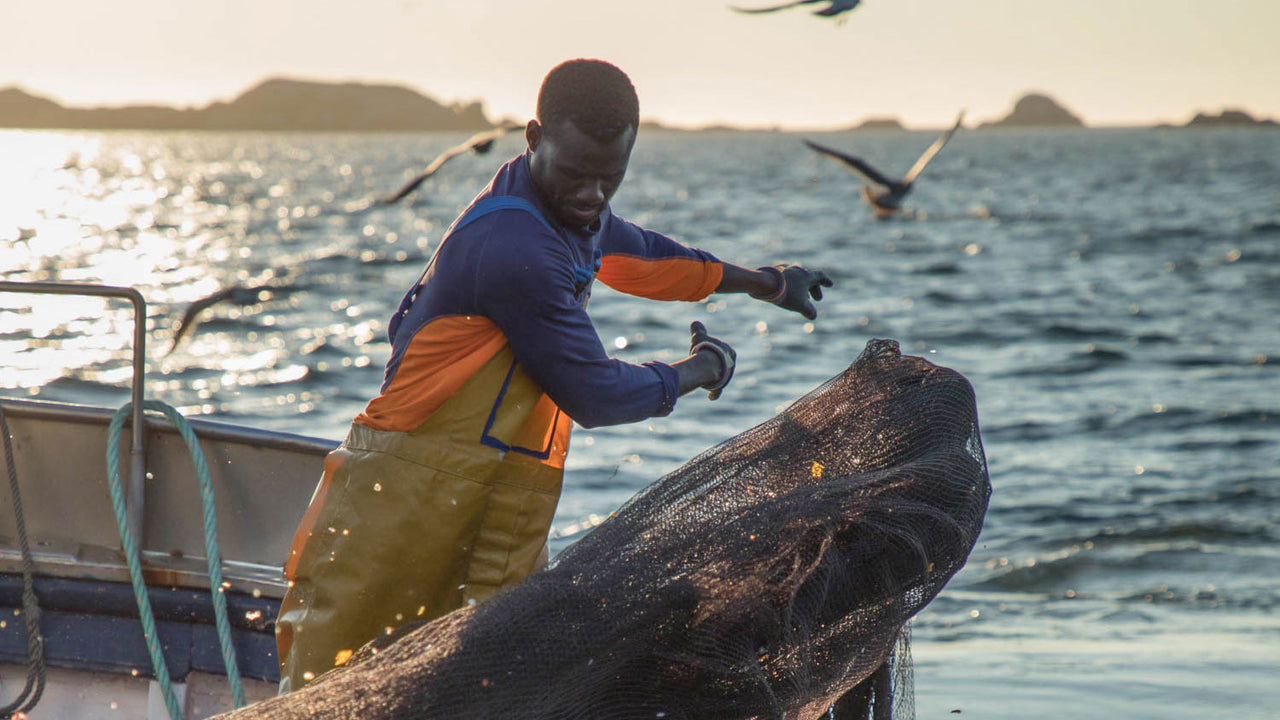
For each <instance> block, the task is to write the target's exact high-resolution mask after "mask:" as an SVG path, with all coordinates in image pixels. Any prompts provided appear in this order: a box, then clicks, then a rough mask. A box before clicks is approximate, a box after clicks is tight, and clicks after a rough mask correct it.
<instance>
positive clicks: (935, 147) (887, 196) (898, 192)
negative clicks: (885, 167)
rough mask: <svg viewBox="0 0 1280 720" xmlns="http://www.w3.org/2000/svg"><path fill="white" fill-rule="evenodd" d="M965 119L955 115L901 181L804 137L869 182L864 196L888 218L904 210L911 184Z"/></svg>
mask: <svg viewBox="0 0 1280 720" xmlns="http://www.w3.org/2000/svg"><path fill="white" fill-rule="evenodd" d="M963 120H964V111H963V110H961V111H960V114H959V115H957V116H956V122H955V124H954V125H952V126H951V127H950V128H949V129H947V131H946V132H944V133H942V135H940V136H938V139H937V140H934V141H933V144H932V145H930V146H929V147H928V148H927V149H926V150H925V151H924V153H923V154H921V155H920V157H919V158H918V159H917V160H916V162H915V164H914V165H912V166H911V169H910V170H908V171H907V174H906V175H905V176H903V178H902V179H901V180H891V179H889V178H888V177H886V176H885V175H884V173H882V172H880V171H879V170H877V169H875V168H874V167H872V166H871V165H870V164H868V163H867V161H866V160H863V159H862V158H860V157H858V156H856V155H849V154H847V153H843V152H840V151H839V150H833V149H831V148H829V147H825V146H823V145H819V144H818V143H815V142H813V141H811V140H805V141H804V144H805V145H808V146H809V147H810V148H812V149H814V150H816V151H818V152H820V153H822V154H823V155H826V156H827V157H829V158H831V159H833V160H837V161H839V162H840V163H842V164H844V166H845V167H846V168H848V169H849V170H852V171H853V172H856V173H858V174H859V175H861V176H862V177H863V179H864V180H866V181H867V184H866V185H863V186H862V199H863V200H866V201H867V204H869V205H870V206H871V209H872V210H874V211H875V213H876V216H877V217H885V216H887V215H892V214H894V213H897V212H900V211H901V210H902V200H903V198H905V197H906V196H907V193H909V192H911V187H912V185H913V184H914V183H915V181H916V178H917V177H919V176H920V173H921V171H923V170H924V166H925V165H928V164H929V161H930V160H932V159H933V157H934V156H935V155H937V154H938V151H939V150H941V149H942V146H943V145H946V144H947V141H948V140H950V139H951V136H952V135H953V134H955V131H956V130H958V129H959V128H960V123H961V122H962V121H963Z"/></svg>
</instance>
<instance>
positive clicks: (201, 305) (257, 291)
mask: <svg viewBox="0 0 1280 720" xmlns="http://www.w3.org/2000/svg"><path fill="white" fill-rule="evenodd" d="M301 289H302V288H300V287H290V286H287V285H285V284H282V283H279V282H277V283H274V284H273V283H267V284H264V285H250V286H244V285H232V286H230V287H225V288H223V289H221V290H219V291H217V292H215V293H212V294H210V295H206V296H204V297H202V298H200V299H199V300H196V301H195V302H193V303H191V304H190V305H188V306H187V309H186V311H185V312H183V313H182V319H180V320H178V324H177V325H176V326H174V330H173V344H172V345H170V346H169V350H168V352H166V353H165V354H166V355H168V354H170V353H172V352H173V351H174V350H177V349H178V343H180V342H182V338H183V337H185V336H186V335H187V333H189V332H190V331H191V330H192V328H194V327H195V326H196V325H197V324H199V322H200V314H201V313H203V312H204V311H205V310H207V309H209V308H211V307H213V306H214V305H217V304H218V303H222V302H229V303H232V304H234V305H239V306H241V307H248V306H250V305H256V304H258V303H260V302H266V301H268V300H271V299H273V298H275V297H276V296H278V295H279V296H283V295H288V294H290V293H294V292H297V291H298V290H301Z"/></svg>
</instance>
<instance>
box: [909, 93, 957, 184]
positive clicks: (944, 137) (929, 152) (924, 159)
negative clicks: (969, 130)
mask: <svg viewBox="0 0 1280 720" xmlns="http://www.w3.org/2000/svg"><path fill="white" fill-rule="evenodd" d="M963 120H964V111H963V110H961V111H960V114H959V115H957V116H956V122H955V124H954V125H952V126H951V128H950V129H949V130H947V131H946V132H944V133H942V134H941V135H939V136H938V139H937V140H934V141H933V144H932V145H930V146H929V147H928V148H927V149H925V151H924V153H923V154H921V155H920V157H919V158H918V159H917V160H916V164H915V165H912V166H911V169H910V170H908V171H907V174H906V177H904V178H902V182H904V183H911V182H914V181H915V179H916V176H917V175H919V174H920V172H921V171H922V170H924V166H925V165H928V164H929V161H930V160H932V159H933V156H934V155H937V154H938V151H939V150H941V149H942V146H943V145H946V144H947V141H948V140H950V139H951V136H952V135H954V134H955V132H956V130H958V129H960V123H961V122H962V121H963Z"/></svg>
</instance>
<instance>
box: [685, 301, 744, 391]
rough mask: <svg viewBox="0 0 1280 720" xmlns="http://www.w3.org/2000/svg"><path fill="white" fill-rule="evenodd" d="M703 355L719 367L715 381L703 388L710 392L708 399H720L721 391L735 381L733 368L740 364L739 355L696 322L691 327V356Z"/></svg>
mask: <svg viewBox="0 0 1280 720" xmlns="http://www.w3.org/2000/svg"><path fill="white" fill-rule="evenodd" d="M703 354H706V355H709V356H711V357H712V358H713V359H715V361H716V363H717V365H718V367H719V370H718V371H717V373H716V376H715V379H714V380H712V381H711V382H708V383H705V384H703V385H701V387H704V388H706V389H707V390H710V392H709V393H707V397H708V398H709V399H711V400H715V399H716V398H718V397H720V391H722V390H724V386H725V385H728V384H729V381H730V380H731V379H733V368H734V366H736V365H737V363H738V353H736V352H734V351H733V348H732V347H730V346H729V343H727V342H725V341H723V340H721V339H720V338H714V337H711V335H709V334H708V333H707V327H706V326H705V325H703V324H702V323H700V322H698V321H696V320H695V321H694V322H693V324H692V325H690V326H689V355H690V357H693V356H701V355H703Z"/></svg>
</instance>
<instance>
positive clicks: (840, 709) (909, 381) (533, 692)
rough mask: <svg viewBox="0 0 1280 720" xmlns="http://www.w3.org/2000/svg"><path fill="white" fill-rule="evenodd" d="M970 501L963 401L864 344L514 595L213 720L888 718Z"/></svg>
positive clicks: (922, 372)
mask: <svg viewBox="0 0 1280 720" xmlns="http://www.w3.org/2000/svg"><path fill="white" fill-rule="evenodd" d="M989 495H990V483H989V479H988V475H987V467H986V460H985V457H984V455H983V450H982V443H981V440H980V438H979V432H978V422H977V411H976V406H975V401H974V395H973V390H972V387H971V386H970V384H969V382H968V381H967V380H965V378H964V377H963V376H961V375H960V374H959V373H957V372H955V371H953V370H950V369H947V368H944V367H940V366H937V365H934V364H932V363H930V362H928V361H926V360H924V359H922V358H919V357H913V356H903V355H901V354H900V352H899V350H898V345H897V343H896V342H893V341H890V340H872V341H871V342H869V343H868V344H867V347H866V349H865V350H864V351H863V352H862V354H861V355H860V356H859V357H858V359H857V360H856V361H855V362H854V363H853V364H852V365H851V366H850V367H849V368H848V369H847V370H845V371H844V372H843V373H841V374H840V375H838V376H836V377H834V378H832V379H831V380H829V381H827V382H826V383H824V384H823V385H822V386H821V387H819V388H818V389H816V390H814V391H813V392H811V393H809V394H808V395H806V396H805V397H803V398H802V399H800V400H798V401H797V402H795V403H794V404H793V405H792V406H791V407H789V408H788V409H786V410H785V411H784V412H782V413H781V414H779V415H777V416H776V417H774V418H772V419H770V420H768V421H767V422H765V423H763V424H761V425H759V426H757V427H755V428H753V429H751V430H748V431H747V432H744V433H742V434H741V435H738V436H736V437H734V438H732V439H730V440H727V441H725V442H724V443H722V444H720V445H718V446H716V447H714V448H712V449H710V450H708V451H706V452H704V453H703V454H701V455H699V456H698V457H696V458H695V459H693V460H692V461H690V462H689V463H687V464H686V465H684V466H683V467H681V468H679V469H678V470H676V471H674V472H672V473H670V474H669V475H667V476H666V477H664V478H662V479H660V480H658V481H657V482H656V483H654V484H653V485H651V486H650V487H648V488H647V489H646V490H644V491H643V492H641V493H640V494H638V495H637V496H635V497H634V498H633V499H632V500H631V501H629V502H628V503H627V504H626V505H624V506H623V507H622V508H621V509H619V510H618V511H617V512H616V513H615V514H614V515H613V516H611V517H610V518H609V519H608V520H606V521H605V522H603V523H601V524H600V525H599V526H597V527H596V528H595V529H593V530H592V531H591V532H590V533H588V534H587V535H586V536H584V537H583V538H582V539H581V540H579V541H578V542H577V543H575V544H574V545H572V546H570V547H569V548H567V549H565V550H564V551H563V552H562V553H560V555H559V556H558V557H557V558H556V559H555V561H554V562H553V563H552V564H551V565H550V566H549V567H548V568H546V569H544V570H543V571H541V572H538V573H535V574H534V575H533V576H531V577H530V578H529V579H528V580H527V581H526V582H524V583H523V584H521V585H519V586H517V587H514V588H512V589H509V590H507V591H505V592H504V593H502V594H500V595H498V596H496V597H494V598H492V599H490V600H488V601H485V602H483V603H480V604H479V605H475V606H471V607H467V608H463V609H461V610H459V611H457V612H454V613H452V614H450V615H447V616H445V617H443V618H440V619H438V620H436V621H433V622H431V623H426V624H421V625H418V626H416V627H414V626H412V625H410V626H406V627H403V628H401V629H400V630H399V631H397V632H396V633H395V634H393V635H389V636H387V637H384V638H380V639H379V640H376V641H374V642H373V643H370V644H369V645H367V646H365V647H364V648H362V649H361V650H360V651H359V652H358V653H357V654H356V656H354V657H353V658H351V659H350V660H349V661H348V662H347V663H346V664H345V665H343V666H341V667H339V668H337V669H335V670H333V671H331V672H329V673H327V674H325V675H323V676H321V677H320V678H318V679H317V680H316V681H314V682H312V683H311V684H310V685H308V686H307V687H305V688H303V689H302V690H299V691H297V692H294V693H292V694H289V695H285V696H282V697H278V698H274V699H272V700H268V701H266V702H264V703H260V704H258V705H254V706H250V707H248V708H244V709H242V710H240V711H238V712H236V713H233V714H232V715H231V716H232V717H235V718H247V717H254V718H269V719H272V720H275V719H280V718H340V717H352V718H354V717H359V718H411V717H412V718H450V719H457V718H531V719H533V718H536V719H543V718H545V719H546V720H552V719H555V720H564V719H576V718H581V719H582V720H587V719H591V720H612V719H619V720H625V719H631V718H634V719H636V720H639V719H640V718H666V719H667V720H691V719H694V718H724V719H726V720H728V719H739V718H741V719H746V718H788V719H790V718H795V719H797V720H799V719H801V718H819V717H835V718H876V719H877V720H878V719H880V718H890V717H903V716H910V714H911V713H912V712H913V708H912V706H913V702H914V701H913V699H912V697H911V693H910V688H911V666H910V655H909V638H908V637H907V632H906V624H907V622H908V620H909V619H910V618H911V617H912V616H913V615H914V614H915V613H916V612H918V611H919V610H920V609H921V608H922V607H924V605H925V604H926V603H928V602H929V601H930V600H931V599H932V598H933V597H934V596H935V595H937V593H938V592H939V591H940V590H941V589H942V587H943V585H944V584H945V583H946V582H947V580H948V579H949V578H950V577H951V576H952V575H953V574H954V573H955V572H956V571H957V570H959V569H960V567H961V566H962V565H963V564H964V562H965V559H966V557H967V556H968V554H969V551H970V550H971V549H972V547H973V544H974V542H975V541H976V539H977V536H978V532H979V530H980V529H981V525H982V519H983V516H984V514H985V512H986V507H987V500H988V497H989ZM895 647H896V648H897V650H896V651H895ZM895 701H896V703H895ZM833 705H834V707H833ZM895 705H896V707H895Z"/></svg>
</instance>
